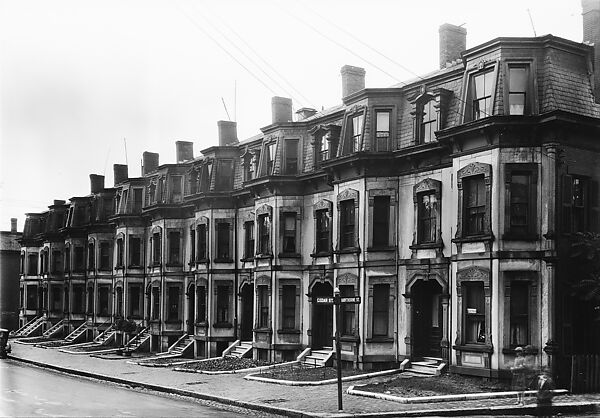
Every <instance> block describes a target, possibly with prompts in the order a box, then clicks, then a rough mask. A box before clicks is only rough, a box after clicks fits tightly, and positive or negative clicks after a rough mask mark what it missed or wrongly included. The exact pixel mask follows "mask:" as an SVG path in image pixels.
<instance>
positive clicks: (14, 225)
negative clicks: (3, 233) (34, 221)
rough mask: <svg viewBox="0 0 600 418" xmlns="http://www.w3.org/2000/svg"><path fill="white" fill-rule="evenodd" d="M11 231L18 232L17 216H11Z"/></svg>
mask: <svg viewBox="0 0 600 418" xmlns="http://www.w3.org/2000/svg"><path fill="white" fill-rule="evenodd" d="M10 232H13V233H15V232H17V218H10Z"/></svg>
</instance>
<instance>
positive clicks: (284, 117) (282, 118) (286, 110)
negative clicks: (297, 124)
mask: <svg viewBox="0 0 600 418" xmlns="http://www.w3.org/2000/svg"><path fill="white" fill-rule="evenodd" d="M271 114H272V119H273V122H272V123H286V122H292V99H290V98H288V97H279V96H275V97H273V98H271Z"/></svg>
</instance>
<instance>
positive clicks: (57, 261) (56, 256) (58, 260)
mask: <svg viewBox="0 0 600 418" xmlns="http://www.w3.org/2000/svg"><path fill="white" fill-rule="evenodd" d="M52 272H53V273H61V272H62V254H61V252H60V250H54V251H52Z"/></svg>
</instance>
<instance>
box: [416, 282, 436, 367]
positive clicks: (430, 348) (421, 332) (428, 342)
mask: <svg viewBox="0 0 600 418" xmlns="http://www.w3.org/2000/svg"><path fill="white" fill-rule="evenodd" d="M411 293H412V304H413V308H412V344H413V355H414V356H415V357H423V356H429V357H441V356H442V350H441V341H442V334H443V309H442V298H441V295H442V287H441V286H440V284H439V283H438V282H437V281H435V280H418V281H417V282H416V283H415V284H414V285H413V286H412V289H411Z"/></svg>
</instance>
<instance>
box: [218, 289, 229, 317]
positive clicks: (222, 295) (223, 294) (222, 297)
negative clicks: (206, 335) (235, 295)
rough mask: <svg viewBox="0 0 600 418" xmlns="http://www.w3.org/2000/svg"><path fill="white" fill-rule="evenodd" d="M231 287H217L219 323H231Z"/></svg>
mask: <svg viewBox="0 0 600 418" xmlns="http://www.w3.org/2000/svg"><path fill="white" fill-rule="evenodd" d="M229 322H230V320H229V286H227V285H218V286H217V323H219V324H226V323H229Z"/></svg>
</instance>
